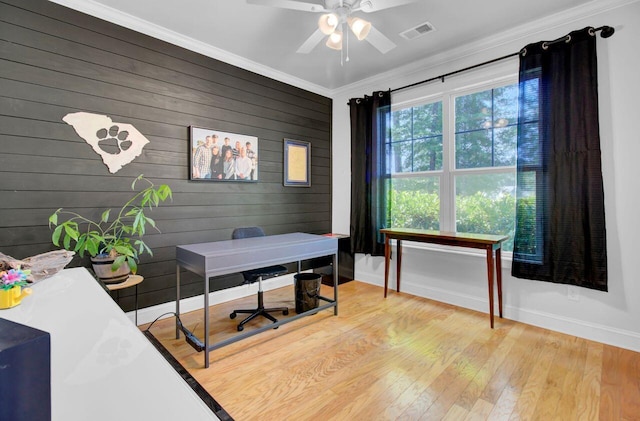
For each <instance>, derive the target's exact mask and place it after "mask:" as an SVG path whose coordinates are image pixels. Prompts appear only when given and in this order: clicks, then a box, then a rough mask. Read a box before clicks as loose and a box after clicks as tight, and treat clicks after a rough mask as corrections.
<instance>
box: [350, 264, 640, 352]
mask: <svg viewBox="0 0 640 421" xmlns="http://www.w3.org/2000/svg"><path fill="white" fill-rule="evenodd" d="M356 279H358V280H360V279H369V280H372V282H367V281H364V280H362V281H360V282H364V283H369V284H371V285H376V286H380V287H384V278H381V277H380V276H379V275H378V274H375V273H372V272H367V273H366V274H365V273H358V274H357V278H356ZM395 287H396V285H395V279H389V289H393V290H395ZM402 292H406V293H407V294H412V295H416V296H418V297H423V298H428V299H430V300H435V301H440V302H443V303H447V304H452V305H455V306H458V307H463V308H467V309H470V310H475V311H479V312H482V313H488V307H487V300H486V299H481V298H478V297H476V296H471V295H467V294H464V293H459V292H455V291H451V290H444V289H440V288H433V287H427V286H425V285H420V284H416V283H415V282H411V281H410V280H403V281H402ZM503 316H504V317H505V318H507V319H510V320H515V321H518V322H521V323H526V324H530V325H533V326H538V327H542V328H544V329H549V330H553V331H556V332H561V333H566V334H568V335H573V336H577V337H580V338H584V339H589V340H591V341H596V342H601V343H604V344H608V345H613V346H617V347H620V348H625V349H629V350H632V351H636V352H640V335H638V333H636V332H632V331H628V330H623V329H617V328H612V327H609V326H604V325H599V324H596V323H590V322H585V321H583V320H577V319H572V318H568V317H563V316H558V315H556V314H551V313H545V312H540V311H535V310H530V309H523V308H517V307H510V306H504V308H503ZM496 323H499V321H496Z"/></svg>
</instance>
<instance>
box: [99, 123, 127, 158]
mask: <svg viewBox="0 0 640 421" xmlns="http://www.w3.org/2000/svg"><path fill="white" fill-rule="evenodd" d="M96 137H97V138H98V139H99V140H98V146H100V149H102V150H103V151H105V152H107V153H110V154H112V155H116V154H119V153H120V152H122V151H126V150H127V149H129V148H130V147H131V144H132V143H133V142H132V141H131V140H129V139H127V138H128V137H129V132H128V131H126V130H120V127H118V126H111V127H110V128H109V130H107V129H105V128H102V129H100V130H98V131H97V132H96Z"/></svg>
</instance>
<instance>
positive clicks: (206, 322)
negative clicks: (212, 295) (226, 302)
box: [204, 266, 209, 368]
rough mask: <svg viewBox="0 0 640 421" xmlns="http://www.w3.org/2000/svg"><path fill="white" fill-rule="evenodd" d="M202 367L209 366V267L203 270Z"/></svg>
mask: <svg viewBox="0 0 640 421" xmlns="http://www.w3.org/2000/svg"><path fill="white" fill-rule="evenodd" d="M204 368H209V268H207V267H206V266H205V271H204Z"/></svg>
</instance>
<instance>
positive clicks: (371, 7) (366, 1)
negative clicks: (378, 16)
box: [354, 0, 418, 13]
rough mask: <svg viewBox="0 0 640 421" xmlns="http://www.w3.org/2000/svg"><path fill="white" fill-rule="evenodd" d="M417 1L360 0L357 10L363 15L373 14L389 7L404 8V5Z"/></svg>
mask: <svg viewBox="0 0 640 421" xmlns="http://www.w3.org/2000/svg"><path fill="white" fill-rule="evenodd" d="M417 1H418V0H362V1H361V2H360V5H359V6H358V8H357V9H354V10H361V11H363V12H365V13H373V12H377V11H378V10H384V9H389V8H391V7H397V6H404V5H405V4H411V3H415V2H417Z"/></svg>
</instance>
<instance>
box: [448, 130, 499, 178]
mask: <svg viewBox="0 0 640 421" xmlns="http://www.w3.org/2000/svg"><path fill="white" fill-rule="evenodd" d="M492 162H493V154H492V148H491V130H477V131H473V132H467V133H461V134H456V168H458V169H461V168H482V167H491V166H492V165H491V164H492Z"/></svg>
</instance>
